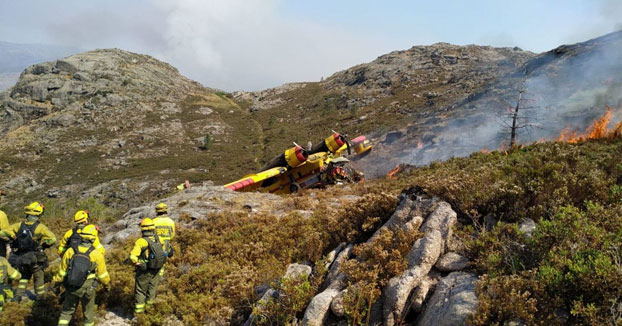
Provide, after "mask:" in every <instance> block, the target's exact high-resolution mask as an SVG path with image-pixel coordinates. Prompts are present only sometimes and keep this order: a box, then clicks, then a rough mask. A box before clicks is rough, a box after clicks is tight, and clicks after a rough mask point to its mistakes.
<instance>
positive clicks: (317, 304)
mask: <svg viewBox="0 0 622 326" xmlns="http://www.w3.org/2000/svg"><path fill="white" fill-rule="evenodd" d="M340 292H341V291H340V290H336V289H330V288H329V289H327V290H325V291H323V292H322V293H320V294H318V295H316V296H315V297H313V299H311V302H310V303H309V305H308V306H307V309H306V310H305V314H304V317H303V319H302V325H303V326H321V325H324V322H325V321H326V319H327V318H328V315H329V311H330V307H331V303H332V301H333V299H334V298H335V297H336V296H337V295H338V294H339V293H340Z"/></svg>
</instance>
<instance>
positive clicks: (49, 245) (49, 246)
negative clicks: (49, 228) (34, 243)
mask: <svg viewBox="0 0 622 326" xmlns="http://www.w3.org/2000/svg"><path fill="white" fill-rule="evenodd" d="M53 245H54V244H47V243H43V244H42V245H41V248H43V249H47V248H51V247H52V246H53Z"/></svg>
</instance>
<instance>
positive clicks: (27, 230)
mask: <svg viewBox="0 0 622 326" xmlns="http://www.w3.org/2000/svg"><path fill="white" fill-rule="evenodd" d="M37 226H39V221H36V222H35V223H34V224H33V225H27V224H26V223H25V222H22V224H21V225H20V227H19V230H18V231H17V234H16V235H15V240H14V241H13V243H12V244H11V248H13V249H15V250H16V251H17V252H18V253H20V254H22V253H26V252H31V251H35V250H37V248H38V247H39V244H38V243H37V242H36V241H35V239H34V235H35V230H36V229H37Z"/></svg>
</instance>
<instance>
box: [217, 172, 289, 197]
mask: <svg viewBox="0 0 622 326" xmlns="http://www.w3.org/2000/svg"><path fill="white" fill-rule="evenodd" d="M285 172H287V168H286V167H282V166H279V167H275V168H271V169H268V170H265V171H262V172H259V173H253V174H249V175H246V176H244V177H242V179H240V180H236V181H233V182H231V183H228V184H226V185H224V187H225V188H228V189H231V190H233V191H240V190H242V189H244V188H247V187H250V186H252V185H255V184H259V183H261V182H262V181H264V180H267V179H270V178H272V177H275V176H277V175H280V174H283V173H285Z"/></svg>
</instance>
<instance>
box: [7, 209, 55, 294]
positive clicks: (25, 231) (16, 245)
mask: <svg viewBox="0 0 622 326" xmlns="http://www.w3.org/2000/svg"><path fill="white" fill-rule="evenodd" d="M44 210H45V208H44V207H43V205H41V204H40V203H38V202H33V203H31V204H30V205H28V206H26V207H24V213H25V214H26V218H25V220H24V221H23V222H21V223H15V224H13V225H11V226H9V227H8V228H6V229H4V230H2V231H1V232H0V235H3V236H6V237H8V238H10V239H11V241H12V242H11V249H12V253H11V256H10V257H9V263H11V265H12V266H13V267H15V268H17V269H18V270H19V271H20V273H21V274H22V278H21V279H20V280H19V285H18V286H17V291H16V292H15V300H16V301H20V300H21V298H22V296H23V295H24V294H25V293H26V286H27V285H28V281H29V280H30V278H31V277H33V278H34V288H35V294H36V295H37V298H38V299H40V298H41V297H42V296H43V294H45V285H44V280H43V271H44V270H45V269H46V268H47V267H48V264H49V263H48V258H47V256H46V255H45V252H44V250H45V249H47V248H50V247H51V246H53V245H54V243H56V236H55V235H54V233H52V232H51V231H50V230H49V229H48V228H47V226H45V225H44V224H43V223H40V221H39V218H40V217H41V216H42V215H43V213H44Z"/></svg>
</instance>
